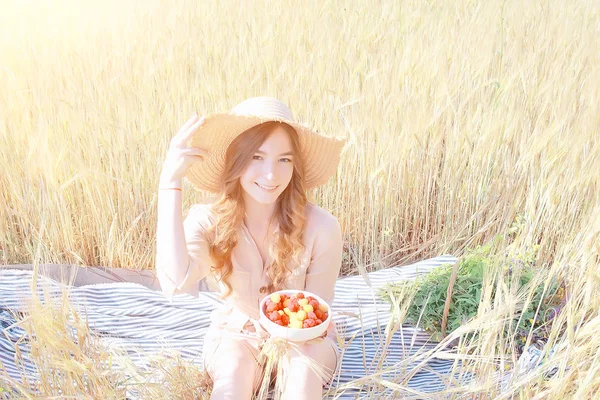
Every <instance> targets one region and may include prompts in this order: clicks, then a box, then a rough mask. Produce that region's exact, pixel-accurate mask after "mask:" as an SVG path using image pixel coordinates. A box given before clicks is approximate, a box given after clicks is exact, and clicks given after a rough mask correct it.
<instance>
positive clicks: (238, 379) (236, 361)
mask: <svg viewBox="0 0 600 400" xmlns="http://www.w3.org/2000/svg"><path fill="white" fill-rule="evenodd" d="M207 370H208V372H209V375H210V376H211V378H212V379H213V381H214V382H215V383H217V381H222V382H229V383H231V384H240V385H245V386H248V387H251V388H252V389H256V385H257V380H258V377H260V376H261V368H260V366H259V364H258V361H257V354H256V352H255V351H253V349H252V348H251V346H250V345H248V344H247V343H244V342H241V341H224V342H221V343H220V345H219V347H218V348H217V349H216V350H215V351H214V353H213V355H212V357H211V358H210V360H209V365H207Z"/></svg>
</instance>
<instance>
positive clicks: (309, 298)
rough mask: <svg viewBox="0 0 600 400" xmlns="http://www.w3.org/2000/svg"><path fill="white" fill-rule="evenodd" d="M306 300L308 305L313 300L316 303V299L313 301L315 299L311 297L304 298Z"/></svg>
mask: <svg viewBox="0 0 600 400" xmlns="http://www.w3.org/2000/svg"><path fill="white" fill-rule="evenodd" d="M306 300H308V304H310V302H311V301H313V300H314V301H317V299H315V298H314V297H312V296H308V297H307V298H306Z"/></svg>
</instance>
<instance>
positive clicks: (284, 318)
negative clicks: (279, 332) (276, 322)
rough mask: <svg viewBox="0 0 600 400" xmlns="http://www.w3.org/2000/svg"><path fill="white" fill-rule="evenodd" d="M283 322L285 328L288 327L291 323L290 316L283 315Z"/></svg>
mask: <svg viewBox="0 0 600 400" xmlns="http://www.w3.org/2000/svg"><path fill="white" fill-rule="evenodd" d="M281 322H282V323H283V326H288V324H289V323H290V316H289V315H287V314H283V315H282V316H281Z"/></svg>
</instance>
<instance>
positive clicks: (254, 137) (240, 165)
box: [207, 121, 307, 298]
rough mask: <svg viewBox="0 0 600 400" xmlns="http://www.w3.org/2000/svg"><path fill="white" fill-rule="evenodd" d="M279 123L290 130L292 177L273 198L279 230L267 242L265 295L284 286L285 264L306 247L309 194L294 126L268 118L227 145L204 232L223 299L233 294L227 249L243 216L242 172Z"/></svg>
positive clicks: (234, 241) (297, 259)
mask: <svg viewBox="0 0 600 400" xmlns="http://www.w3.org/2000/svg"><path fill="white" fill-rule="evenodd" d="M277 126H282V127H283V128H284V129H285V130H286V132H287V133H288V135H289V137H290V140H291V143H292V152H293V161H292V162H293V172H292V179H291V181H290V183H289V184H288V186H287V188H286V189H285V190H284V191H283V192H282V193H281V195H280V196H279V198H278V199H277V203H276V206H275V210H274V213H273V216H272V217H271V220H270V221H269V223H273V222H274V223H276V224H277V225H278V226H279V230H278V231H277V232H276V233H275V234H274V236H273V238H272V240H271V241H270V242H269V254H270V256H271V259H272V261H271V263H270V264H269V265H268V266H267V276H268V277H269V279H270V281H271V282H270V284H269V288H268V289H269V293H270V292H273V291H276V290H281V289H284V288H285V280H286V278H287V277H288V276H289V275H290V273H291V272H292V271H291V269H289V268H288V267H287V265H288V264H290V261H293V262H294V263H295V265H299V263H300V258H301V255H302V253H303V252H304V250H305V248H304V245H303V243H302V235H303V233H304V225H305V222H306V217H305V214H304V211H305V208H306V203H307V198H306V189H305V186H304V178H305V175H304V160H302V158H301V154H300V142H299V139H298V134H297V132H296V130H295V129H294V128H293V127H291V126H290V125H288V124H286V123H283V122H277V121H270V122H265V123H262V124H259V125H256V126H254V127H252V128H250V129H248V130H246V131H244V132H243V133H242V134H240V135H239V136H238V137H236V138H235V139H234V140H233V142H231V144H230V145H229V147H228V148H227V152H226V154H225V170H224V173H223V176H222V177H221V185H222V186H221V194H220V196H219V198H218V199H217V201H216V202H215V203H214V204H213V207H212V210H213V214H214V216H215V223H214V224H213V226H212V227H211V228H210V229H209V230H208V232H207V233H208V235H207V236H208V241H209V243H210V255H211V256H212V257H213V259H214V261H215V265H213V266H212V272H213V273H214V275H215V276H218V277H219V279H220V281H221V282H223V283H224V284H225V286H226V288H227V290H226V292H225V293H224V294H223V295H222V298H225V297H228V296H229V295H230V294H231V292H232V288H231V284H230V283H229V276H230V275H231V272H232V270H233V265H232V263H231V253H232V251H233V248H234V247H235V245H236V244H237V233H238V229H240V227H241V224H242V221H243V219H244V215H245V203H244V197H243V190H244V189H243V188H242V185H241V184H240V176H241V175H242V174H243V173H244V171H245V170H246V167H247V166H248V164H249V163H250V162H251V161H252V158H253V156H254V154H255V153H256V151H257V150H258V149H259V148H260V146H261V145H262V144H263V143H264V141H265V140H266V139H267V138H268V137H269V135H271V133H272V132H273V130H274V128H275V127H277Z"/></svg>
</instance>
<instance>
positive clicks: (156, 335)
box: [0, 255, 456, 398]
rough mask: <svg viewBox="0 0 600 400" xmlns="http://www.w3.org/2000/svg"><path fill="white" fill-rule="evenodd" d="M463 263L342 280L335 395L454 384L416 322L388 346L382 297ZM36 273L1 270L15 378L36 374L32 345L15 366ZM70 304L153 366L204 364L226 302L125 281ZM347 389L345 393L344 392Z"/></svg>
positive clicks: (1, 353)
mask: <svg viewBox="0 0 600 400" xmlns="http://www.w3.org/2000/svg"><path fill="white" fill-rule="evenodd" d="M455 261H456V259H455V258H454V257H453V256H448V255H447V256H440V257H436V258H433V259H429V260H425V261H421V262H418V263H416V264H412V265H407V266H399V267H393V268H388V269H385V270H380V271H376V272H371V273H369V274H368V276H367V277H368V281H369V282H366V281H365V279H364V278H363V277H362V276H352V277H346V278H340V279H339V280H338V282H337V284H336V287H335V293H336V296H335V301H334V303H333V304H332V310H333V313H334V314H333V315H334V319H335V321H336V323H337V326H338V330H339V331H340V333H341V335H343V337H344V345H343V346H342V347H343V348H342V352H343V358H342V363H341V367H340V368H339V370H338V373H337V374H336V376H335V378H334V382H333V383H332V385H331V386H332V387H331V388H329V389H330V390H329V392H330V393H333V392H334V391H335V388H338V390H337V395H336V396H335V398H357V397H358V398H361V397H362V396H363V395H366V393H370V396H373V391H378V393H379V394H380V395H381V397H379V396H375V398H382V397H385V395H384V391H385V388H384V387H376V386H374V385H375V384H374V383H373V382H372V381H371V380H369V379H362V380H360V378H364V377H366V376H367V377H368V376H369V375H371V374H373V373H376V372H377V371H382V370H384V371H386V370H387V371H388V372H386V373H384V374H383V375H382V376H380V378H382V379H389V380H390V381H391V382H396V383H398V382H400V383H401V385H402V386H403V387H405V388H406V397H412V398H414V397H419V398H439V396H438V395H436V392H438V391H440V390H442V389H444V388H447V386H448V383H447V381H448V379H446V378H448V375H449V374H451V370H452V364H453V362H452V361H448V360H438V359H435V358H433V359H429V360H427V362H420V361H422V360H419V358H418V357H414V355H415V354H416V353H417V352H423V350H427V349H431V348H433V347H434V346H435V345H436V343H433V342H432V341H431V340H430V338H429V336H428V335H427V334H425V333H424V332H422V331H420V330H418V329H415V328H412V327H410V326H402V327H401V328H400V329H398V330H397V331H396V332H395V333H394V334H393V335H392V336H391V341H390V342H389V343H386V341H385V339H386V335H385V333H384V330H385V328H386V326H387V324H388V322H389V321H390V316H391V313H390V304H389V303H387V302H386V301H384V300H382V299H380V298H379V297H378V296H377V294H376V291H377V289H379V288H381V287H382V286H383V285H385V284H386V283H389V282H397V281H399V280H410V279H414V278H415V277H416V276H418V275H420V274H424V273H427V272H429V271H431V269H433V268H436V267H438V266H440V265H442V264H445V263H453V262H455ZM31 276H32V273H31V272H30V271H20V270H13V269H0V329H2V332H1V333H2V334H0V362H1V363H2V365H3V367H4V369H5V370H6V371H7V372H8V374H9V375H10V376H11V377H12V378H14V379H20V376H21V373H20V372H19V370H21V371H23V370H24V371H25V373H26V374H27V375H28V376H30V375H33V376H35V373H36V372H35V367H34V365H32V363H31V361H28V359H27V347H26V345H25V344H18V346H20V351H21V356H23V358H24V359H25V363H24V364H22V365H20V366H19V367H17V366H16V365H15V346H17V341H18V340H19V339H20V338H21V336H22V335H23V332H22V330H21V328H19V327H10V326H11V325H12V324H13V323H14V322H15V320H14V317H13V314H12V312H14V311H19V310H21V309H22V308H23V307H24V304H25V301H26V299H27V298H29V297H30V296H31V289H30V281H31ZM38 279H39V280H38V282H39V283H38V292H39V295H40V296H41V295H42V287H45V288H46V289H48V290H49V291H50V293H52V294H53V295H56V296H60V293H61V286H62V284H60V283H58V282H56V281H54V280H51V279H48V278H43V277H40V278H38ZM70 301H71V303H72V304H74V305H80V306H82V307H81V309H82V310H83V309H84V307H85V310H86V313H87V318H88V321H89V325H90V327H92V329H93V330H94V331H95V332H97V333H98V334H99V335H100V337H101V338H102V340H104V341H106V343H107V344H108V345H109V346H118V347H119V348H121V349H125V350H126V351H128V352H130V356H131V358H132V360H134V361H135V362H136V365H137V363H140V365H145V361H146V360H145V359H144V356H142V355H141V354H160V352H161V351H162V350H164V349H165V348H167V347H170V348H172V349H175V350H177V351H178V352H179V353H180V354H181V356H182V357H183V358H185V359H189V360H193V362H194V363H195V364H197V365H198V366H201V365H202V364H201V363H202V360H201V354H202V340H203V337H204V333H205V331H206V329H207V328H208V324H209V322H210V319H209V314H210V312H211V311H212V310H213V309H214V308H215V307H216V306H218V305H219V304H221V300H220V299H219V297H218V295H217V294H216V293H212V292H201V293H200V297H199V299H195V298H193V297H191V296H189V295H185V294H182V295H175V296H174V299H173V304H172V305H169V304H168V301H167V300H166V299H165V298H164V296H163V295H162V294H161V293H160V292H158V291H153V290H151V289H148V288H146V287H145V286H142V285H139V284H135V283H125V282H120V283H106V284H96V285H87V286H81V287H72V288H70ZM111 348H112V347H111ZM138 350H142V352H140V351H138ZM419 354H420V353H419ZM411 356H413V357H412V358H411ZM406 360H409V361H408V362H407V361H406ZM0 370H1V369H0ZM357 379H359V381H357ZM349 382H353V384H352V385H349V384H348V383H349ZM350 386H352V387H350ZM339 388H345V390H343V391H342V392H340V390H339ZM415 393H418V395H415ZM332 396H333V395H332ZM331 398H333V397H331Z"/></svg>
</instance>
